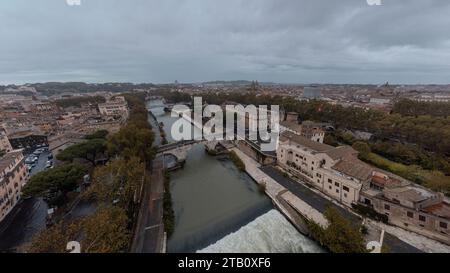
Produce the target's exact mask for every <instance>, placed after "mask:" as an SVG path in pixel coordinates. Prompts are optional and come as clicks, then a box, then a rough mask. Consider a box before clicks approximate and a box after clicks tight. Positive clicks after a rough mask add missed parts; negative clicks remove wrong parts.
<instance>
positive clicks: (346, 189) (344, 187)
mask: <svg viewBox="0 0 450 273" xmlns="http://www.w3.org/2000/svg"><path fill="white" fill-rule="evenodd" d="M342 189H343V190H344V191H346V192H349V191H350V189H349V188H348V187H346V186H343V187H342Z"/></svg>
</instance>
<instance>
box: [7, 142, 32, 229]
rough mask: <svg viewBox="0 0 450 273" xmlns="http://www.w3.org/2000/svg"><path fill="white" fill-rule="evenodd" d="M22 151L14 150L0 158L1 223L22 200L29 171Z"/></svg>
mask: <svg viewBox="0 0 450 273" xmlns="http://www.w3.org/2000/svg"><path fill="white" fill-rule="evenodd" d="M24 161H25V160H24V157H23V154H22V151H21V150H14V151H11V152H9V153H7V154H6V155H4V156H3V157H2V158H0V222H1V221H2V220H3V219H4V218H5V217H6V215H7V214H8V213H9V212H10V211H11V210H12V208H14V206H15V205H16V204H17V202H18V201H19V199H20V193H21V189H22V187H23V185H25V183H26V182H27V179H28V169H27V167H26V165H25V163H24Z"/></svg>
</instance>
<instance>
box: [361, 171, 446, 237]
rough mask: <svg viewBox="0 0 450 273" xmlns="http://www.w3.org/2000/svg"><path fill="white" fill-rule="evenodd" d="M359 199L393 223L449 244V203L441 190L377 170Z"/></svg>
mask: <svg viewBox="0 0 450 273" xmlns="http://www.w3.org/2000/svg"><path fill="white" fill-rule="evenodd" d="M360 202H361V203H362V204H364V205H366V206H369V207H372V208H373V209H374V210H375V211H376V212H378V213H381V214H384V215H386V216H388V220H389V223H391V224H393V225H396V226H399V227H402V228H404V229H407V230H410V231H413V232H416V233H419V234H422V235H424V236H427V237H430V238H433V239H435V240H438V241H441V242H444V243H446V244H450V202H449V201H448V200H446V199H445V197H444V195H443V194H441V193H436V192H432V191H430V190H428V189H426V188H424V187H421V186H419V185H417V184H414V183H412V182H410V181H407V180H405V179H402V178H400V177H396V176H394V175H393V174H389V173H386V172H382V171H374V172H373V174H372V177H371V180H370V183H368V184H367V185H365V186H364V188H363V190H362V192H361V200H360Z"/></svg>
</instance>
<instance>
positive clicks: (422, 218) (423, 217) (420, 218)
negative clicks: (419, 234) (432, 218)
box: [419, 215, 427, 222]
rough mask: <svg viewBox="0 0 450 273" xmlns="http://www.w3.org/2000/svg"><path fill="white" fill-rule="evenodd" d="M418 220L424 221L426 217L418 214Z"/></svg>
mask: <svg viewBox="0 0 450 273" xmlns="http://www.w3.org/2000/svg"><path fill="white" fill-rule="evenodd" d="M419 220H420V221H422V222H425V221H426V220H427V218H426V217H425V216H423V215H419Z"/></svg>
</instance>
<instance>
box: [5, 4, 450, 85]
mask: <svg viewBox="0 0 450 273" xmlns="http://www.w3.org/2000/svg"><path fill="white" fill-rule="evenodd" d="M382 1H383V5H382V6H369V5H368V4H367V3H366V0H339V1H338V0H241V1H239V0H220V1H219V0H215V1H213V0H81V5H80V6H69V5H67V3H66V0H33V1H30V0H1V1H0V52H1V53H0V84H7V83H25V82H45V81H87V82H109V81H115V82H119V81H127V82H153V83H164V82H173V81H175V80H178V81H179V82H200V81H209V80H238V79H247V80H258V81H272V82H285V83H375V84H377V83H383V82H386V81H389V82H392V83H450V1H448V0H382Z"/></svg>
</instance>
